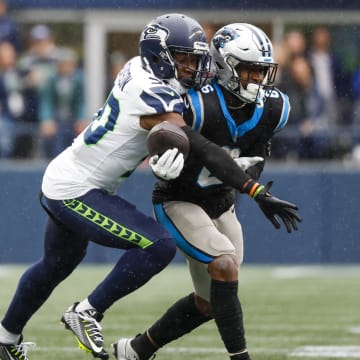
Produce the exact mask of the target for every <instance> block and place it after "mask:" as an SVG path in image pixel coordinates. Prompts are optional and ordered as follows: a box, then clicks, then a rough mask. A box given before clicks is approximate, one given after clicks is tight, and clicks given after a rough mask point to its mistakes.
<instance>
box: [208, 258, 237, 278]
mask: <svg viewBox="0 0 360 360" xmlns="http://www.w3.org/2000/svg"><path fill="white" fill-rule="evenodd" d="M238 268H239V265H238V262H237V259H236V256H234V255H221V256H218V257H217V258H215V259H214V260H213V261H212V262H211V263H210V264H209V265H208V271H209V274H210V276H211V278H212V279H214V280H219V281H236V280H237V279H238Z"/></svg>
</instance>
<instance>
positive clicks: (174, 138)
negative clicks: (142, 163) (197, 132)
mask: <svg viewBox="0 0 360 360" xmlns="http://www.w3.org/2000/svg"><path fill="white" fill-rule="evenodd" d="M146 142H147V148H148V150H149V154H150V155H151V156H152V155H156V154H158V155H162V154H163V153H164V152H165V151H166V150H168V149H172V148H175V147H176V148H178V149H179V151H180V152H182V153H183V155H184V159H186V158H187V157H188V155H189V151H190V143H189V139H188V137H187V136H186V134H185V132H184V131H183V130H182V129H181V128H180V127H179V126H177V125H175V124H172V123H170V122H168V121H162V122H161V123H159V124H157V125H155V126H154V127H153V128H152V129H151V130H150V131H149V134H148V136H147V140H146Z"/></svg>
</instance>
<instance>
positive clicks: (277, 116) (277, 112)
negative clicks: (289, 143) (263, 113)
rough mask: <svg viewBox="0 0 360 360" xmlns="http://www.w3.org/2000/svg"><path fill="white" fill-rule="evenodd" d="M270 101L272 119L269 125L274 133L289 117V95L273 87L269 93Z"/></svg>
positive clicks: (283, 125) (282, 126)
mask: <svg viewBox="0 0 360 360" xmlns="http://www.w3.org/2000/svg"><path fill="white" fill-rule="evenodd" d="M270 99H271V101H272V108H273V113H272V119H271V126H272V130H273V132H274V133H276V132H278V131H280V130H281V129H283V128H284V127H285V126H286V124H287V122H288V119H289V115H290V110H291V106H290V101H289V97H288V96H287V95H286V94H284V93H283V92H281V91H280V90H279V89H273V90H272V92H271V95H270Z"/></svg>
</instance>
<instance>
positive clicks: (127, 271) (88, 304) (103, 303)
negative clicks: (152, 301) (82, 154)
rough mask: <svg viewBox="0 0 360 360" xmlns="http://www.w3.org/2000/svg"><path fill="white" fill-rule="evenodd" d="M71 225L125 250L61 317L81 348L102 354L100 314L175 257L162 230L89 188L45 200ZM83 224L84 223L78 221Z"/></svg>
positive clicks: (133, 209) (115, 198) (126, 205)
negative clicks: (80, 194) (57, 199)
mask: <svg viewBox="0 0 360 360" xmlns="http://www.w3.org/2000/svg"><path fill="white" fill-rule="evenodd" d="M48 204H49V206H50V208H51V210H52V211H53V213H54V214H55V215H57V214H62V215H61V216H62V218H63V219H66V222H67V224H69V225H70V226H71V227H72V228H74V229H75V228H78V229H80V228H81V232H82V234H83V235H84V236H87V237H88V238H89V239H90V240H91V241H94V242H96V243H98V244H100V245H104V246H108V247H113V248H117V249H124V250H126V251H125V252H124V253H122V256H121V257H120V259H119V260H118V262H117V263H116V265H115V266H114V268H113V269H112V270H111V271H110V273H109V274H108V275H107V276H106V277H105V279H104V280H103V281H102V282H101V283H100V284H99V285H98V286H97V287H96V288H95V290H94V291H93V292H92V293H91V294H90V295H89V296H88V297H87V298H86V299H84V300H83V301H81V302H80V303H79V304H78V303H75V304H73V305H71V306H70V307H69V309H68V310H67V311H66V312H65V313H64V315H63V317H62V321H63V322H64V323H65V325H66V327H67V328H68V329H70V330H71V331H72V332H73V333H74V335H75V336H76V339H77V341H78V344H79V346H80V347H81V348H83V349H85V350H87V351H90V352H92V354H93V355H94V356H97V357H101V358H107V357H108V354H107V352H106V349H105V347H104V344H103V337H102V334H101V326H100V324H99V322H100V320H101V318H102V316H103V313H104V312H105V311H106V310H107V309H108V308H109V307H110V306H111V305H112V304H113V303H114V302H115V301H117V300H119V299H121V298H122V297H124V296H126V295H127V294H129V293H131V292H132V291H134V290H136V289H138V288H139V287H141V286H142V285H144V284H145V283H146V282H147V281H149V280H150V279H151V278H152V277H153V276H154V275H155V274H157V273H158V272H160V271H161V270H162V269H163V268H164V267H165V266H166V265H168V264H169V262H170V261H171V260H172V258H173V257H174V255H175V243H174V241H173V240H172V238H171V236H170V235H169V234H168V232H167V231H166V230H164V229H163V227H162V226H161V225H159V224H158V223H157V222H156V221H155V220H154V219H152V218H151V217H148V216H146V215H145V214H143V213H142V212H140V211H139V210H137V209H136V207H135V206H133V205H132V204H130V203H128V202H127V201H125V200H124V199H122V198H120V197H119V196H114V195H110V194H108V193H106V192H104V191H100V190H92V191H90V192H89V193H88V194H86V195H85V196H83V197H81V198H79V199H74V200H71V201H65V202H64V203H63V204H62V205H61V207H59V204H58V203H57V202H55V203H53V202H52V201H49V202H48ZM84 224H86V225H84Z"/></svg>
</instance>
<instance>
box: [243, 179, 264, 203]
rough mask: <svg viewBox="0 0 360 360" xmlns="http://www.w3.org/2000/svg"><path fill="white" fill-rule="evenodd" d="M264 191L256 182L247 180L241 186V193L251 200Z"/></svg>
mask: <svg viewBox="0 0 360 360" xmlns="http://www.w3.org/2000/svg"><path fill="white" fill-rule="evenodd" d="M263 189H264V186H263V185H261V184H259V183H257V182H256V181H254V180H252V179H249V180H248V181H246V183H245V184H244V186H243V192H244V193H247V194H248V195H249V196H250V197H252V198H253V199H256V197H257V196H258V195H259V192H260V191H261V190H263Z"/></svg>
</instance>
